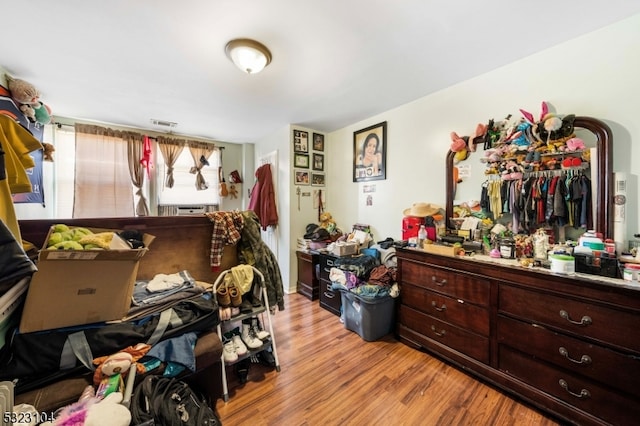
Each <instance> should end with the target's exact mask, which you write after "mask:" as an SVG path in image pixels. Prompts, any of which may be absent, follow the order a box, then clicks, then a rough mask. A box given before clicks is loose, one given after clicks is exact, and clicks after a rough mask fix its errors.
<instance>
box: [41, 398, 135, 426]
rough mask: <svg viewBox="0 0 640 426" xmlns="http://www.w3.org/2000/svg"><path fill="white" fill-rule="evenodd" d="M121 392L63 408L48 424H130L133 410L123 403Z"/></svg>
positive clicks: (66, 425) (73, 425)
mask: <svg viewBox="0 0 640 426" xmlns="http://www.w3.org/2000/svg"><path fill="white" fill-rule="evenodd" d="M122 399H123V395H122V393H121V392H113V393H110V394H109V395H107V396H106V397H105V398H104V399H102V400H101V399H98V398H86V399H83V400H81V401H78V402H75V403H73V404H71V405H67V406H66V407H64V408H62V409H61V410H60V411H59V412H58V413H57V417H56V419H55V420H54V421H52V422H45V423H40V424H41V425H43V426H44V425H46V426H77V425H84V426H128V425H129V424H130V423H131V412H130V411H129V409H128V408H127V407H125V406H124V405H122V404H121V402H122Z"/></svg>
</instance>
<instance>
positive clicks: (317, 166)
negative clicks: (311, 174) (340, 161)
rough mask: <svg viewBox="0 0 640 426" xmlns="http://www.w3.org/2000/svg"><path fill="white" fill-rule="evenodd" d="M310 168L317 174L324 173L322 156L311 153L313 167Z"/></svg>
mask: <svg viewBox="0 0 640 426" xmlns="http://www.w3.org/2000/svg"><path fill="white" fill-rule="evenodd" d="M311 168H312V169H313V170H317V171H319V172H322V171H324V154H316V153H315V152H314V153H313V165H312V167H311Z"/></svg>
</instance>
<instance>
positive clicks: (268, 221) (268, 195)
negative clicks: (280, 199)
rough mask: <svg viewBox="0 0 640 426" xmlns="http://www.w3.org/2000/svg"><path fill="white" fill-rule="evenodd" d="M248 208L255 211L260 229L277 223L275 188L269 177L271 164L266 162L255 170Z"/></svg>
mask: <svg viewBox="0 0 640 426" xmlns="http://www.w3.org/2000/svg"><path fill="white" fill-rule="evenodd" d="M248 210H252V211H254V212H255V213H256V215H257V216H258V218H259V219H260V225H261V227H262V230H263V231H264V230H266V229H267V227H268V226H276V225H278V210H277V207H276V196H275V189H274V187H273V178H272V177H271V164H269V163H266V164H263V165H262V166H260V167H258V169H257V170H256V183H255V185H254V186H253V189H251V199H250V200H249V207H248Z"/></svg>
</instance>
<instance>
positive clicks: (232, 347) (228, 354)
mask: <svg viewBox="0 0 640 426" xmlns="http://www.w3.org/2000/svg"><path fill="white" fill-rule="evenodd" d="M222 357H223V358H224V360H225V362H234V361H237V360H238V353H237V352H236V344H235V343H234V341H233V340H227V342H226V343H225V344H224V345H223V346H222Z"/></svg>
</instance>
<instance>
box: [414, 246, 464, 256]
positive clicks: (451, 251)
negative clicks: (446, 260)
mask: <svg viewBox="0 0 640 426" xmlns="http://www.w3.org/2000/svg"><path fill="white" fill-rule="evenodd" d="M422 247H423V250H424V251H426V252H427V253H434V254H440V255H442V256H455V255H456V251H457V250H460V248H459V247H453V246H445V245H442V244H424V245H423V246H422Z"/></svg>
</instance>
